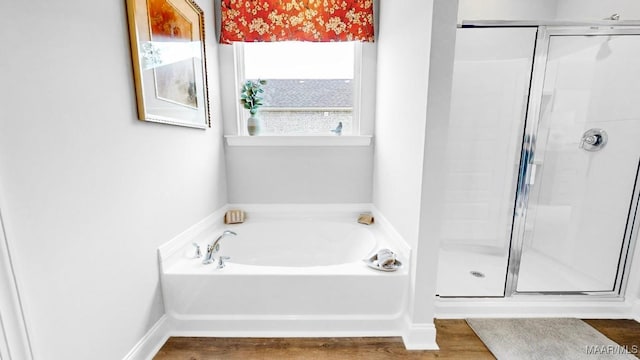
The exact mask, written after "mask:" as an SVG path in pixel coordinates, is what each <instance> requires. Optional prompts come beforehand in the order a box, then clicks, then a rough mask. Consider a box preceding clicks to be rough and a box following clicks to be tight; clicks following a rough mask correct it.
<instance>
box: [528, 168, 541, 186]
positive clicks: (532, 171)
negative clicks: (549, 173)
mask: <svg viewBox="0 0 640 360" xmlns="http://www.w3.org/2000/svg"><path fill="white" fill-rule="evenodd" d="M540 165H542V164H541V163H531V164H529V181H527V184H528V185H533V184H535V183H536V173H537V172H538V166H540Z"/></svg>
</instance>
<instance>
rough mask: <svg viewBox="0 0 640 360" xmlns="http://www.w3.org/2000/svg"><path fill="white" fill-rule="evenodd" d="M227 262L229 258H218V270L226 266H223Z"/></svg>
mask: <svg viewBox="0 0 640 360" xmlns="http://www.w3.org/2000/svg"><path fill="white" fill-rule="evenodd" d="M227 260H231V256H220V257H218V267H217V268H218V269H222V268H224V267H225V266H226V265H227V264H225V263H224V262H225V261H227Z"/></svg>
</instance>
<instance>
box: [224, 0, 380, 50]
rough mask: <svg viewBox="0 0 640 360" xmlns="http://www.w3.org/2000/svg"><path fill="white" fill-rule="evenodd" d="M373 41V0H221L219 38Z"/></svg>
mask: <svg viewBox="0 0 640 360" xmlns="http://www.w3.org/2000/svg"><path fill="white" fill-rule="evenodd" d="M234 41H244V42H255V41H317V42H318V41H319V42H327V41H369V42H373V0H222V31H221V33H220V42H221V43H223V44H230V43H232V42H234Z"/></svg>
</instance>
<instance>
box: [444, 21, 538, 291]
mask: <svg viewBox="0 0 640 360" xmlns="http://www.w3.org/2000/svg"><path fill="white" fill-rule="evenodd" d="M535 37H536V29H532V28H463V29H458V32H457V38H456V55H455V56H456V59H455V64H454V74H453V90H452V91H453V93H452V101H451V119H450V124H451V125H450V128H449V136H448V141H447V144H448V147H447V149H446V152H445V153H444V154H443V155H442V156H444V157H445V162H446V165H447V169H448V170H447V174H446V176H447V180H448V181H447V182H446V183H447V186H446V188H445V189H444V190H443V191H444V197H445V213H444V216H443V219H444V221H443V228H442V231H443V234H442V239H443V242H442V245H441V251H440V265H439V273H438V294H439V295H440V296H502V295H503V294H504V286H505V278H506V272H507V260H508V252H509V241H510V232H511V222H512V219H513V209H514V201H515V193H516V183H517V175H518V165H519V160H520V148H521V143H522V132H523V129H524V119H525V114H526V107H527V99H528V94H529V83H530V76H531V68H532V61H533V59H532V58H533V49H534V44H535Z"/></svg>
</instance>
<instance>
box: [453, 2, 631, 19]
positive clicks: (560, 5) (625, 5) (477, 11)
mask: <svg viewBox="0 0 640 360" xmlns="http://www.w3.org/2000/svg"><path fill="white" fill-rule="evenodd" d="M616 13H617V14H619V15H620V19H621V20H639V19H640V2H639V1H636V0H607V1H602V0H536V1H531V0H460V5H459V11H458V22H461V21H462V20H570V21H593V20H602V19H604V18H607V17H609V16H611V15H612V14H616Z"/></svg>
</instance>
